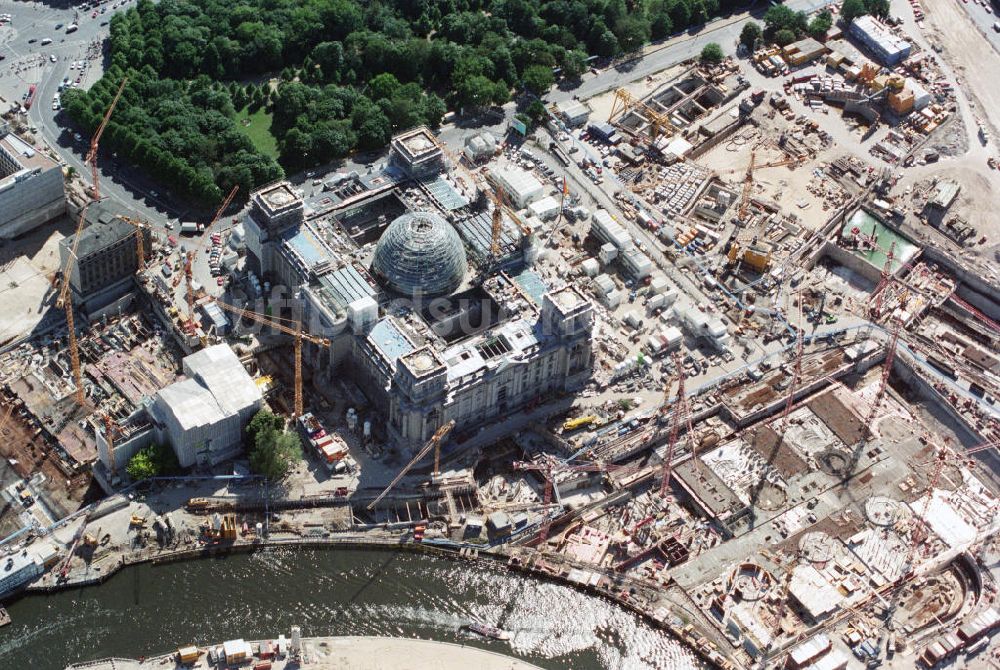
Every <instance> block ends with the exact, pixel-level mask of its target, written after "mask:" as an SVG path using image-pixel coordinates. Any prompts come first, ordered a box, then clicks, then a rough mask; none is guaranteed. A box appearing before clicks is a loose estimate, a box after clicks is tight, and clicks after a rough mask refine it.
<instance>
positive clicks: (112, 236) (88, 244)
mask: <svg viewBox="0 0 1000 670" xmlns="http://www.w3.org/2000/svg"><path fill="white" fill-rule="evenodd" d="M84 216H85V217H86V224H85V225H86V227H85V228H84V229H83V232H82V233H81V237H80V244H79V246H78V247H77V250H76V256H77V258H85V257H87V256H89V255H91V254H94V253H97V252H98V251H101V250H102V249H105V248H107V247H109V246H111V245H112V244H115V243H117V242H120V241H121V240H123V239H125V238H128V237H132V236H133V235H134V234H135V227H134V226H132V224H130V223H127V222H126V221H124V220H122V218H121V217H122V216H128V217H130V218H139V217H138V215H136V214H134V213H133V212H130V211H129V212H126V211H122V210H121V208H119V207H117V206H111V205H108V204H107V201H101V202H95V203H93V204H92V205H90V207H88V208H87V212H86V214H85V215H84ZM74 237H75V235H71V236H69V237H67V238H66V239H64V240H62V241H61V242H60V243H59V245H60V246H61V247H66V248H67V249H68V248H69V247H71V246H72V245H73V239H74Z"/></svg>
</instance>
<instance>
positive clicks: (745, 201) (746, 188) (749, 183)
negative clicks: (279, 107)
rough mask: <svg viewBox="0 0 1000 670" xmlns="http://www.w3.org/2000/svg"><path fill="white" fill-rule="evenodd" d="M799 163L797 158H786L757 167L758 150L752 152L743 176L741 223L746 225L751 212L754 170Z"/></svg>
mask: <svg viewBox="0 0 1000 670" xmlns="http://www.w3.org/2000/svg"><path fill="white" fill-rule="evenodd" d="M797 162H798V161H797V160H796V159H795V158H791V157H788V156H786V157H785V158H782V159H779V160H776V161H772V162H770V163H763V164H761V165H757V149H756V148H754V149H753V150H752V151H751V152H750V164H749V165H748V166H747V171H746V174H745V175H744V176H743V191H742V193H741V194H740V207H739V214H738V215H739V220H740V221H741V222H743V223H744V224H745V223H746V219H747V212H748V211H749V208H750V196H751V194H752V193H753V185H754V178H753V173H754V170H763V169H764V168H772V167H782V166H785V165H794V164H796V163H797Z"/></svg>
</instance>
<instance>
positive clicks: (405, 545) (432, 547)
mask: <svg viewBox="0 0 1000 670" xmlns="http://www.w3.org/2000/svg"><path fill="white" fill-rule="evenodd" d="M279 548H282V549H290V550H310V549H327V550H333V549H349V550H366V551H372V550H375V551H403V552H410V553H416V554H424V555H428V556H432V557H434V558H440V559H446V560H456V561H459V560H474V561H484V562H489V563H492V564H494V565H496V566H497V567H503V568H506V569H509V570H512V571H516V572H520V573H523V574H525V575H528V576H530V577H531V578H534V579H542V580H546V581H549V582H553V583H557V584H560V585H563V586H568V587H571V588H573V589H575V590H577V591H581V592H583V593H587V594H588V595H591V596H595V597H598V598H601V599H603V600H606V601H608V602H609V603H612V604H614V605H617V606H619V607H622V608H624V609H626V610H628V611H630V612H632V613H634V614H635V615H637V616H639V617H641V618H642V619H643V621H645V622H646V623H648V624H650V625H652V626H654V627H656V628H659V629H661V630H664V631H666V632H667V633H669V634H670V635H671V636H672V637H674V638H676V639H677V640H678V641H680V642H683V643H684V644H685V645H686V646H687V647H688V648H689V649H690V650H691V651H693V652H694V653H695V654H697V655H698V656H699V658H700V659H701V660H702V661H704V662H705V663H707V664H708V665H709V666H710V667H714V668H721V669H722V670H731V669H732V668H735V667H736V666H735V665H733V664H732V663H731V662H730V661H729V660H728V659H726V657H725V656H723V655H722V654H721V653H720V652H718V651H717V650H716V649H713V648H712V647H710V646H709V644H708V643H707V639H706V638H705V637H704V636H703V635H702V634H701V632H700V631H699V630H698V629H697V628H694V629H692V628H690V627H687V628H682V627H681V626H677V625H674V624H673V623H672V622H671V621H669V620H667V619H666V618H665V617H664V616H663V612H662V610H663V608H662V607H661V608H658V609H659V610H660V612H657V611H652V610H650V609H647V608H643V607H641V606H639V605H638V604H637V603H635V602H632V601H630V600H629V599H627V598H622V597H619V594H617V593H616V592H614V591H612V590H609V589H605V588H600V587H599V586H598V585H596V584H590V583H581V582H578V581H574V580H572V579H569V578H567V577H566V576H564V575H562V574H559V573H554V572H550V571H547V570H543V569H540V568H538V567H536V566H534V565H533V564H532V562H531V561H526V560H523V559H522V560H512V556H511V551H510V549H509V548H507V547H506V546H490V545H483V546H472V545H461V544H458V543H451V542H448V543H447V544H445V543H444V542H442V543H439V544H435V543H434V541H433V540H431V541H429V542H428V541H425V542H414V541H412V540H409V539H403V538H388V537H386V538H376V537H359V536H342V537H331V538H289V539H271V540H267V541H259V542H236V543H231V544H224V545H214V546H213V545H209V546H204V547H197V548H180V549H177V550H175V551H169V552H164V553H158V554H146V555H138V556H129V557H122V558H121V559H120V560H119V561H118V562H117V563H114V564H112V565H110V566H107V567H106V568H105V569H103V570H102V571H101V573H100V574H95V575H93V576H90V577H87V578H83V579H74V580H71V581H66V582H62V583H58V584H34V585H31V586H29V587H28V588H27V589H25V591H24V593H25V594H31V593H51V592H55V591H61V590H64V589H68V588H79V587H86V586H96V585H99V584H101V583H103V582H105V581H107V580H108V579H110V578H111V577H112V576H114V575H115V574H117V573H118V572H119V571H121V570H122V569H124V568H127V567H134V566H138V565H142V564H151V565H154V566H156V565H166V564H170V563H178V562H182V561H193V560H198V559H205V558H218V557H225V556H230V555H236V554H249V553H254V552H257V551H264V550H269V549H279ZM517 550H518V552H532V554H534V552H533V550H528V549H526V548H524V547H518V549H517ZM649 586H651V587H652V586H656V587H658V586H659V585H649Z"/></svg>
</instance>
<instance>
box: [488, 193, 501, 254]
mask: <svg viewBox="0 0 1000 670" xmlns="http://www.w3.org/2000/svg"><path fill="white" fill-rule="evenodd" d="M493 202H494V205H493V225H492V226H491V228H490V257H491V258H490V261H491V262H492V263H498V262H499V261H500V236H501V235H502V234H503V187H502V186H497V190H496V191H495V192H494V193H493Z"/></svg>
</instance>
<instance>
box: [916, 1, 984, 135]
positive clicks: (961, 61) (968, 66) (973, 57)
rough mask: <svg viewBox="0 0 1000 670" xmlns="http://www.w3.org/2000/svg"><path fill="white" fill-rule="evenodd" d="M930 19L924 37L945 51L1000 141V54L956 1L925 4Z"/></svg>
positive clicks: (978, 112)
mask: <svg viewBox="0 0 1000 670" xmlns="http://www.w3.org/2000/svg"><path fill="white" fill-rule="evenodd" d="M920 4H921V5H922V6H923V8H924V12H925V14H926V15H927V18H926V20H925V21H924V24H923V31H924V34H925V35H926V36H927V38H928V39H930V40H931V41H932V42H933V43H936V44H939V45H940V46H941V47H942V49H943V56H944V57H945V59H946V60H947V61H948V62H949V63H950V64H951V66H952V67H953V68H954V69H955V71H956V73H958V74H959V76H961V77H964V81H961V82H958V83H959V84H960V85H961V86H962V89H963V90H964V91H965V93H966V95H969V96H970V97H971V98H972V100H973V101H974V103H975V106H976V108H975V110H974V111H975V113H976V115H977V116H979V117H984V120H986V121H987V122H988V124H989V125H990V126H992V128H991V132H992V135H993V137H994V138H1000V86H997V81H996V77H997V73H998V72H1000V54H998V53H997V52H996V50H994V49H993V47H992V45H991V44H990V43H989V42H988V41H986V38H984V37H983V36H982V34H981V33H980V32H979V30H978V29H977V28H976V27H975V26H974V25H973V24H972V22H971V21H970V20H969V17H968V16H967V15H966V13H965V10H964V8H963V7H962V6H961V5H959V4H958V3H957V2H954V1H953V0H923V1H922V2H921V3H920Z"/></svg>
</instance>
